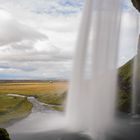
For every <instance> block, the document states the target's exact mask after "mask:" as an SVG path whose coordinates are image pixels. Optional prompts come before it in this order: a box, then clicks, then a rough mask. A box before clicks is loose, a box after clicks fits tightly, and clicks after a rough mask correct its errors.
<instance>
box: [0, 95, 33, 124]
mask: <svg viewBox="0 0 140 140" xmlns="http://www.w3.org/2000/svg"><path fill="white" fill-rule="evenodd" d="M31 109H32V104H31V103H29V102H28V101H27V99H26V98H23V97H12V96H7V95H0V124H2V123H5V122H8V121H10V120H14V119H18V118H23V117H25V116H27V115H28V114H29V113H30V111H31Z"/></svg>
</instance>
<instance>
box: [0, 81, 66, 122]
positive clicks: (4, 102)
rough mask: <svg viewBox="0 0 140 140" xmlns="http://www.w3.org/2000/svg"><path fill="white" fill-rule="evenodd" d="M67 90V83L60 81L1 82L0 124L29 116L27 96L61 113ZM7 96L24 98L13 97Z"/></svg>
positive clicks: (30, 107)
mask: <svg viewBox="0 0 140 140" xmlns="http://www.w3.org/2000/svg"><path fill="white" fill-rule="evenodd" d="M67 89H68V83H67V82H61V81H53V82H52V81H51V82H49V81H47V82H44V81H1V82H0V124H2V123H5V122H8V121H10V120H14V119H20V118H23V117H26V116H27V115H29V114H30V112H31V110H32V104H31V103H30V102H29V101H28V100H27V97H28V96H33V97H35V98H36V99H38V100H39V101H40V102H43V103H46V104H47V105H51V109H53V110H58V111H63V110H64V106H63V103H64V100H65V97H66V91H67ZM8 94H18V95H24V96H25V97H15V96H14V97H13V96H10V95H9V96H8Z"/></svg>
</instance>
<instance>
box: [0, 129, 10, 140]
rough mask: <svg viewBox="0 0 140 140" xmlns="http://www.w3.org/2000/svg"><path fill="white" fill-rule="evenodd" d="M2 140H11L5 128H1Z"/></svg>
mask: <svg viewBox="0 0 140 140" xmlns="http://www.w3.org/2000/svg"><path fill="white" fill-rule="evenodd" d="M0 140H10V138H9V134H8V132H7V131H6V129H4V128H0Z"/></svg>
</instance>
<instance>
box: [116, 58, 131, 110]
mask: <svg viewBox="0 0 140 140" xmlns="http://www.w3.org/2000/svg"><path fill="white" fill-rule="evenodd" d="M132 67H133V60H130V61H129V62H127V63H126V64H125V65H124V66H122V67H121V68H120V69H119V78H118V85H119V89H118V91H119V92H118V106H117V108H118V110H119V111H123V112H130V109H131V94H132V92H131V91H132V84H131V81H132Z"/></svg>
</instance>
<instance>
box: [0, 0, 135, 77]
mask: <svg viewBox="0 0 140 140" xmlns="http://www.w3.org/2000/svg"><path fill="white" fill-rule="evenodd" d="M83 5H84V0H12V1H11V0H0V28H1V30H0V79H12V78H14V79H48V78H56V79H69V77H70V74H71V67H72V60H73V54H74V49H75V44H76V39H77V33H78V29H79V25H80V17H81V13H82V9H83ZM122 11H123V12H122V32H121V38H122V40H121V42H120V55H119V59H120V60H119V62H120V65H122V64H123V63H125V62H126V61H128V60H129V59H130V58H132V57H133V56H134V54H135V52H136V48H135V47H134V46H135V42H134V40H135V38H136V29H137V28H136V22H135V20H136V17H137V12H136V10H134V8H132V4H131V3H130V1H128V0H124V1H123V5H122Z"/></svg>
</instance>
